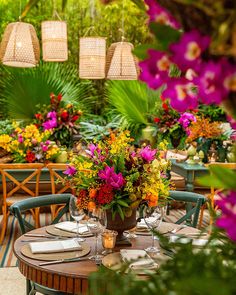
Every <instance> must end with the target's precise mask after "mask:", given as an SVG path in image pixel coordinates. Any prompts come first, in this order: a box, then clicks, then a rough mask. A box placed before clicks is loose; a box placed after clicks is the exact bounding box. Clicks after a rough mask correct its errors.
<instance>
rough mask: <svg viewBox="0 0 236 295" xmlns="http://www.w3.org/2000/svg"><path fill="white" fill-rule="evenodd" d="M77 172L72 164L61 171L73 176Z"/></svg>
mask: <svg viewBox="0 0 236 295" xmlns="http://www.w3.org/2000/svg"><path fill="white" fill-rule="evenodd" d="M76 172H77V170H76V168H75V167H74V166H70V165H68V166H67V169H66V170H65V171H64V172H63V173H64V174H66V175H68V176H73V175H75V174H76Z"/></svg>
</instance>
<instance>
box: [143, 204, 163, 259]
mask: <svg viewBox="0 0 236 295" xmlns="http://www.w3.org/2000/svg"><path fill="white" fill-rule="evenodd" d="M143 213H144V215H143V217H144V221H145V223H146V225H147V226H148V228H149V229H151V231H152V245H151V246H150V247H148V248H146V249H145V251H147V252H149V253H158V252H160V249H159V248H157V247H156V246H155V245H154V243H155V236H154V232H153V231H156V230H157V229H158V228H159V227H160V225H161V223H162V220H163V217H164V207H162V206H156V207H146V208H145V209H144V212H143Z"/></svg>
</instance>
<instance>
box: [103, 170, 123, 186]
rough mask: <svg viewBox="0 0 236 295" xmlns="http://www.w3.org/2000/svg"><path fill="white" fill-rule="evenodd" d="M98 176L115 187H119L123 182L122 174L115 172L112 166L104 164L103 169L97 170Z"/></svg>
mask: <svg viewBox="0 0 236 295" xmlns="http://www.w3.org/2000/svg"><path fill="white" fill-rule="evenodd" d="M98 176H99V177H100V178H101V179H103V180H105V181H106V183H107V184H109V185H111V186H112V187H114V188H115V189H120V188H121V187H122V186H123V185H124V184H125V180H124V178H123V175H122V174H121V173H118V174H117V173H115V170H114V167H109V166H106V167H105V169H104V170H100V171H99V172H98Z"/></svg>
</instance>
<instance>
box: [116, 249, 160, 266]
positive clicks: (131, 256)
mask: <svg viewBox="0 0 236 295" xmlns="http://www.w3.org/2000/svg"><path fill="white" fill-rule="evenodd" d="M120 254H121V257H122V260H123V261H125V262H131V261H133V260H137V261H134V262H132V263H131V264H130V266H129V267H130V268H132V269H153V268H157V266H158V265H157V264H156V263H155V262H154V261H153V260H152V259H151V258H150V257H149V256H148V255H147V253H146V252H145V251H144V250H133V249H121V250H120Z"/></svg>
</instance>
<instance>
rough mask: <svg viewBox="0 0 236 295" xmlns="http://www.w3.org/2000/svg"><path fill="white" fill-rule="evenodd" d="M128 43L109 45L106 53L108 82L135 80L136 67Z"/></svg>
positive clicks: (131, 47) (130, 45)
mask: <svg viewBox="0 0 236 295" xmlns="http://www.w3.org/2000/svg"><path fill="white" fill-rule="evenodd" d="M132 50H133V45H132V44H131V43H128V42H123V41H122V42H117V43H113V44H111V46H110V48H109V49H108V52H107V62H106V77H107V79H109V80H137V79H138V72H139V70H138V65H137V60H136V58H135V57H134V56H133V54H132Z"/></svg>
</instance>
